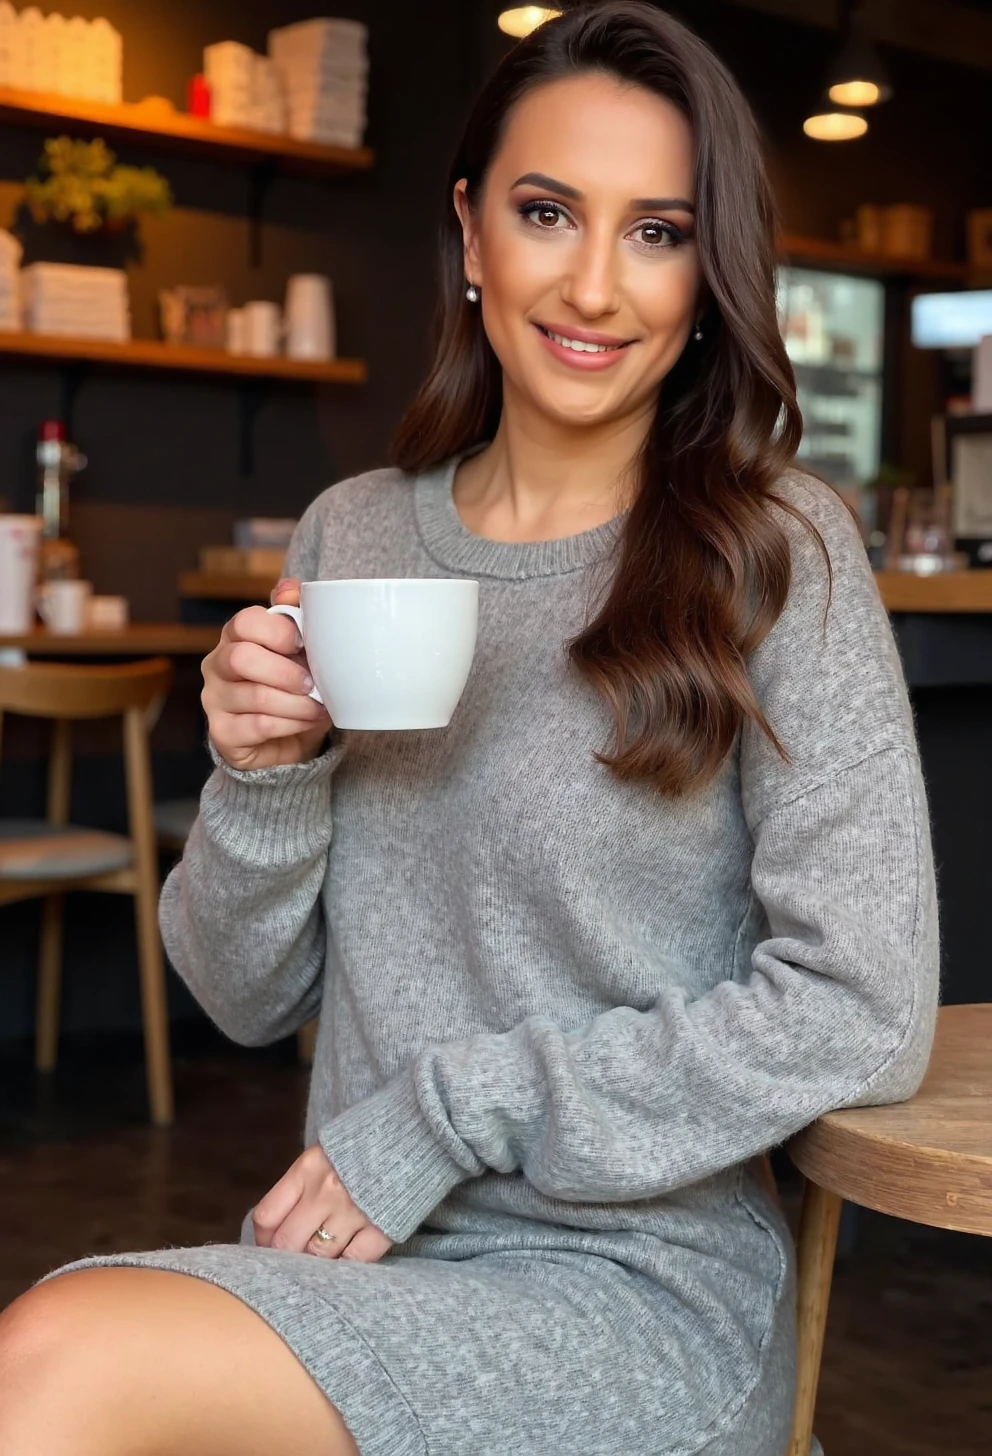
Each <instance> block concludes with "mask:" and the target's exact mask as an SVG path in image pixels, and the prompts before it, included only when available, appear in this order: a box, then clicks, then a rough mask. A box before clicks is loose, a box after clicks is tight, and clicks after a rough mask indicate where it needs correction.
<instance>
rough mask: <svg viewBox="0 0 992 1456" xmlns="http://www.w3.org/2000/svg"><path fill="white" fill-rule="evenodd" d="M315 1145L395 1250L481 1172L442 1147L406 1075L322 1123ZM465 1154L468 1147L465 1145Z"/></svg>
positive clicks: (473, 1161) (411, 1078) (409, 1074)
mask: <svg viewBox="0 0 992 1456" xmlns="http://www.w3.org/2000/svg"><path fill="white" fill-rule="evenodd" d="M318 1140H319V1142H320V1145H321V1147H322V1148H323V1149H324V1152H325V1153H326V1154H327V1157H328V1158H329V1160H330V1161H331V1163H332V1164H333V1165H334V1170H335V1172H336V1173H337V1175H338V1177H339V1178H340V1179H341V1182H342V1183H343V1184H344V1186H345V1188H346V1189H347V1191H348V1193H349V1195H350V1197H351V1199H352V1201H353V1202H354V1203H355V1204H356V1205H357V1206H358V1208H360V1209H361V1211H362V1213H364V1215H365V1217H366V1218H367V1219H370V1220H371V1221H372V1223H374V1224H376V1225H377V1227H379V1228H381V1229H382V1231H383V1233H384V1234H385V1235H386V1237H387V1238H390V1239H392V1241H393V1243H394V1244H402V1243H405V1241H406V1240H407V1239H408V1238H409V1237H410V1235H411V1234H412V1233H415V1232H416V1230H417V1229H418V1228H419V1227H420V1225H421V1224H422V1223H423V1221H424V1219H425V1218H426V1217H427V1215H428V1214H429V1213H431V1212H432V1211H433V1210H434V1209H435V1208H437V1206H438V1204H439V1203H442V1202H443V1201H444V1199H445V1198H446V1197H447V1196H448V1194H449V1193H450V1192H451V1190H452V1189H453V1188H456V1187H457V1186H458V1184H459V1183H463V1182H464V1181H465V1180H466V1179H467V1178H471V1177H475V1176H477V1175H478V1174H479V1173H481V1172H482V1171H483V1166H482V1164H481V1163H479V1162H478V1160H477V1159H476V1158H475V1157H474V1155H473V1154H472V1153H470V1152H469V1150H468V1149H467V1148H465V1150H464V1151H465V1154H466V1155H467V1156H466V1161H468V1162H470V1164H471V1165H470V1166H469V1167H464V1166H463V1165H462V1164H461V1163H459V1162H457V1161H456V1159H455V1158H453V1157H452V1156H451V1154H450V1153H449V1152H448V1151H447V1150H446V1149H445V1148H444V1147H442V1145H441V1143H440V1142H439V1141H438V1139H437V1138H436V1137H435V1135H434V1132H433V1130H432V1129H431V1126H430V1124H429V1123H428V1121H427V1119H426V1118H425V1117H424V1114H423V1111H422V1110H421V1106H420V1101H419V1099H418V1097H417V1090H416V1085H415V1082H414V1070H413V1068H412V1067H410V1068H408V1069H407V1070H406V1071H405V1072H403V1073H402V1074H401V1075H400V1076H399V1077H396V1078H394V1080H393V1081H392V1082H390V1083H388V1084H387V1086H385V1087H383V1089H382V1090H381V1091H380V1092H375V1093H373V1095H372V1096H371V1097H366V1098H365V1099H364V1101H362V1102H356V1103H355V1104H354V1106H352V1107H349V1108H348V1109H347V1111H346V1112H343V1113H341V1115H340V1116H339V1117H335V1118H334V1119H333V1120H332V1121H331V1122H328V1123H325V1124H324V1126H323V1127H322V1128H321V1129H320V1132H319V1133H318ZM462 1146H463V1147H464V1145H462Z"/></svg>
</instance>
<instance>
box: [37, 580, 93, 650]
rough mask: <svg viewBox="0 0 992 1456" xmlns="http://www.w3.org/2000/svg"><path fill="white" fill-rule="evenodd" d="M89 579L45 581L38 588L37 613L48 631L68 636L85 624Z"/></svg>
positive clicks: (89, 593)
mask: <svg viewBox="0 0 992 1456" xmlns="http://www.w3.org/2000/svg"><path fill="white" fill-rule="evenodd" d="M92 592H93V583H92V582H91V581H76V580H71V581H46V582H44V583H43V585H42V586H40V587H39V588H38V597H37V601H38V614H39V616H40V617H41V620H42V621H43V622H44V623H45V626H46V627H47V628H48V630H49V632H56V633H58V634H59V636H61V637H69V636H72V635H73V634H74V633H77V632H81V631H82V630H83V628H84V627H85V626H86V603H87V601H88V600H89V597H90V596H91V595H92Z"/></svg>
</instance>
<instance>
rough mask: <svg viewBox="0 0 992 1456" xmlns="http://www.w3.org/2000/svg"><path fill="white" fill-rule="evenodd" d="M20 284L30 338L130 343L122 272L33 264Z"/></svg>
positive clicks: (63, 264)
mask: <svg viewBox="0 0 992 1456" xmlns="http://www.w3.org/2000/svg"><path fill="white" fill-rule="evenodd" d="M21 280H22V298H23V303H24V325H25V328H27V329H28V330H29V331H30V332H31V333H34V334H59V335H61V336H62V337H67V338H75V339H110V340H114V341H117V342H123V341H124V340H126V339H129V338H130V337H131V309H130V304H129V301H128V290H127V274H126V273H125V272H124V271H123V269H121V268H81V267H78V266H77V265H76V264H73V263H32V264H31V265H30V267H28V268H24V269H22V271H21Z"/></svg>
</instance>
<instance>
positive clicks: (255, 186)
mask: <svg viewBox="0 0 992 1456" xmlns="http://www.w3.org/2000/svg"><path fill="white" fill-rule="evenodd" d="M277 171H278V167H277V165H276V162H275V159H274V158H270V159H268V160H266V161H264V162H256V163H255V165H254V167H252V169H251V172H250V174H249V177H248V261H249V263H250V265H251V267H252V268H261V266H262V220H263V214H264V212H265V199H266V197H267V196H268V193H269V188H270V187H271V186H272V183H273V181H274V180H275V176H276V173H277Z"/></svg>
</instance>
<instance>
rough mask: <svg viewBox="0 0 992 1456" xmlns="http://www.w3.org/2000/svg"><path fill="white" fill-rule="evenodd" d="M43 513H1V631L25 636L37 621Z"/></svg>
mask: <svg viewBox="0 0 992 1456" xmlns="http://www.w3.org/2000/svg"><path fill="white" fill-rule="evenodd" d="M41 527H42V520H41V517H40V516H3V515H0V632H10V633H11V634H13V633H17V634H18V635H23V634H24V633H25V632H29V631H30V630H31V627H32V625H33V623H34V584H35V580H36V578H37V575H38V545H39V543H40V541H41Z"/></svg>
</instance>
